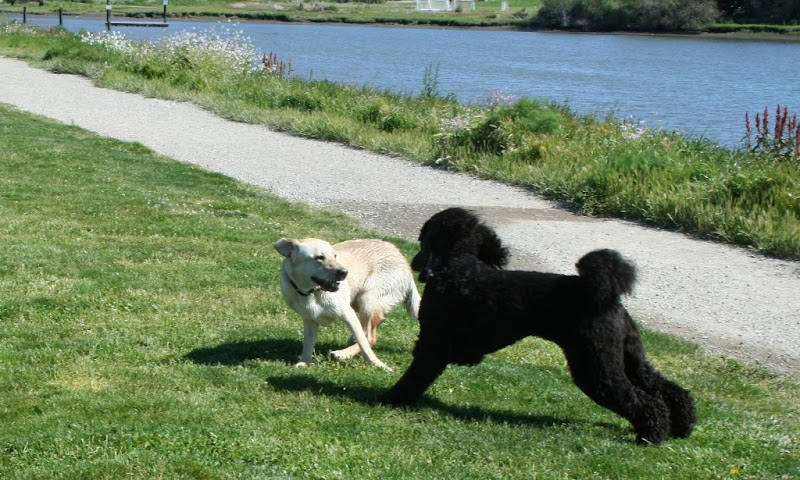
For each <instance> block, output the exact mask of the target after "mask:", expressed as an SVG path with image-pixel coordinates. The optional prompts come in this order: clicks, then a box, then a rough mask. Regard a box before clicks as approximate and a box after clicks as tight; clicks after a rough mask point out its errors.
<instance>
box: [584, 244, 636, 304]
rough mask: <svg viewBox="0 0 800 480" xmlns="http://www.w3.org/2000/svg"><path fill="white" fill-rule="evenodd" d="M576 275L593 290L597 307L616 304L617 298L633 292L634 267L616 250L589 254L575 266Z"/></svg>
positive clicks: (604, 250) (634, 281)
mask: <svg viewBox="0 0 800 480" xmlns="http://www.w3.org/2000/svg"><path fill="white" fill-rule="evenodd" d="M575 267H576V268H577V269H578V274H579V275H580V276H581V278H583V279H586V280H587V281H588V282H589V283H590V284H591V286H592V287H593V288H594V296H595V302H596V303H597V305H598V306H600V305H609V304H613V303H616V302H617V301H618V300H619V297H620V296H622V295H625V294H630V293H632V292H633V285H634V284H635V283H636V267H634V266H633V264H632V263H630V262H628V261H627V260H625V259H624V258H622V255H620V254H619V252H617V251H616V250H609V249H603V250H595V251H593V252H589V253H587V254H586V255H584V256H583V257H581V259H580V260H578V263H576V264H575Z"/></svg>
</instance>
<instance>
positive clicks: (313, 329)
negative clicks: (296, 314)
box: [295, 318, 319, 367]
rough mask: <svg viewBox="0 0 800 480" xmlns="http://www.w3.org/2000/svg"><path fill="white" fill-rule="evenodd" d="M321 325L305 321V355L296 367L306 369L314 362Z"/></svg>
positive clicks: (303, 354)
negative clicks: (315, 346)
mask: <svg viewBox="0 0 800 480" xmlns="http://www.w3.org/2000/svg"><path fill="white" fill-rule="evenodd" d="M318 330H319V325H317V322H315V321H313V320H306V319H305V318H304V319H303V353H302V354H301V355H300V361H299V362H297V363H296V364H295V367H305V366H306V365H308V364H310V363H311V362H313V361H314V345H316V344H317V331H318Z"/></svg>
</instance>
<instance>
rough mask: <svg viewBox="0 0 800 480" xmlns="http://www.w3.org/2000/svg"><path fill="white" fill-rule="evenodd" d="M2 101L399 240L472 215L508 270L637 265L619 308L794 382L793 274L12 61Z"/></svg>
mask: <svg viewBox="0 0 800 480" xmlns="http://www.w3.org/2000/svg"><path fill="white" fill-rule="evenodd" d="M0 102H3V103H7V104H11V105H15V106H17V107H18V108H20V109H21V110H25V111H29V112H33V113H36V114H39V115H43V116H45V117H49V118H52V119H55V120H57V121H59V122H62V123H65V124H71V125H76V126H78V127H81V128H84V129H86V130H90V131H93V132H96V133H98V134H100V135H104V136H108V137H113V138H118V139H121V140H126V141H134V142H139V143H141V144H144V145H146V146H147V147H149V148H151V149H153V150H155V151H156V152H159V153H161V154H163V155H166V156H169V157H171V158H174V159H176V160H179V161H182V162H187V163H192V164H195V165H199V166H201V167H204V168H206V169H208V170H212V171H215V172H220V173H223V174H225V175H228V176H231V177H233V178H236V179H239V180H242V181H245V182H248V183H251V184H255V185H258V186H261V187H264V188H265V189H267V190H269V191H271V192H273V193H275V194H277V195H279V196H281V197H284V198H287V199H290V200H294V201H302V202H305V203H308V204H311V205H315V206H320V207H326V208H331V209H336V210H339V211H342V212H344V213H346V214H349V215H352V216H354V217H357V218H359V219H360V220H361V221H362V223H363V224H364V225H365V226H366V227H369V228H371V229H374V230H376V231H379V232H382V233H386V234H391V235H395V236H399V237H404V238H408V239H415V238H416V235H417V232H418V229H419V227H420V225H421V224H422V223H423V222H424V221H425V219H427V218H428V216H430V215H431V214H432V213H434V212H436V211H438V210H440V209H442V208H445V207H448V206H453V205H458V206H465V207H468V208H473V209H474V210H476V211H478V212H479V213H481V214H483V216H484V217H485V218H486V219H487V221H488V223H490V224H491V225H493V226H494V227H495V228H496V229H497V230H498V233H499V234H500V236H501V237H502V238H503V239H504V240H505V241H506V242H507V243H508V244H509V245H510V246H511V247H512V252H513V254H514V256H513V258H514V260H513V261H512V267H516V268H525V269H533V268H536V269H542V270H548V271H554V272H561V273H573V272H574V267H573V265H574V263H575V261H576V260H577V259H578V258H579V257H580V256H581V255H583V254H584V253H586V252H588V251H590V250H593V249H596V248H602V247H608V248H614V249H618V250H620V251H621V252H622V253H623V254H624V255H625V256H627V257H628V258H630V259H632V260H633V261H634V262H635V263H636V264H637V265H638V267H639V283H638V285H637V288H636V292H635V295H634V296H632V297H631V298H629V299H628V300H627V301H626V304H627V305H628V307H629V309H630V310H631V312H632V313H633V315H634V316H635V317H636V318H637V319H638V320H640V321H641V322H642V323H644V324H645V325H647V326H648V327H650V328H653V329H655V330H660V331H664V332H669V333H673V334H676V335H679V336H681V337H684V338H687V339H690V340H694V341H696V342H698V343H700V344H702V345H704V346H705V348H706V350H707V351H708V352H709V353H711V354H718V355H724V356H728V357H732V358H737V359H739V360H743V361H746V362H752V363H757V364H761V365H763V366H765V367H767V368H769V369H771V370H773V371H776V372H779V373H782V374H786V375H791V376H794V377H797V378H800V298H799V297H798V294H799V293H800V263H798V262H788V261H781V260H775V259H768V258H763V257H761V256H759V255H756V254H753V253H752V252H749V251H747V250H745V249H739V248H731V247H727V246H723V245H719V244H715V243H711V242H706V241H700V240H696V239H692V238H688V237H686V236H684V235H681V234H677V233H672V232H665V231H660V230H655V229H650V228H644V227H641V226H638V225H636V224H632V223H629V222H624V221H617V220H607V219H592V218H586V217H580V216H576V215H573V214H572V213H570V212H567V211H564V210H560V209H558V208H557V207H556V206H555V205H554V204H552V203H550V202H548V201H545V200H542V199H540V198H537V197H535V196H532V195H530V194H528V193H526V192H524V191H522V190H520V189H517V188H513V187H508V186H505V185H501V184H497V183H493V182H488V181H481V180H476V179H473V178H470V177H468V176H465V175H458V174H451V173H446V172H442V171H438V170H433V169H430V168H426V167H422V166H419V165H416V164H413V163H411V162H407V161H404V160H402V159H397V158H392V157H387V156H382V155H376V154H372V153H368V152H364V151H359V150H352V149H348V148H345V147H342V146H340V145H335V144H331V143H325V142H318V141H312V140H305V139H299V138H295V137H291V136H288V135H285V134H281V133H277V132H274V131H270V130H268V129H267V128H264V127H259V126H253V125H246V124H241V123H235V122H231V121H227V120H223V119H221V118H219V117H217V116H215V115H213V114H211V113H208V112H206V111H204V110H202V109H200V108H197V107H195V106H193V105H190V104H186V103H176V102H171V101H164V100H157V99H148V98H144V97H142V96H139V95H132V94H127V93H121V92H117V91H113V90H106V89H101V88H97V87H94V86H92V84H91V82H90V81H88V80H86V79H85V78H81V77H76V76H70V75H56V74H52V73H48V72H45V71H43V70H38V69H34V68H31V67H29V66H28V65H27V64H25V63H23V62H20V61H16V60H11V59H7V58H0ZM0 161H1V160H0ZM269 241H270V242H271V241H272V240H271V239H269Z"/></svg>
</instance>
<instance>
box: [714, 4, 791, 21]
mask: <svg viewBox="0 0 800 480" xmlns="http://www.w3.org/2000/svg"><path fill="white" fill-rule="evenodd" d="M717 8H718V9H719V11H720V12H721V13H722V16H723V17H724V18H726V19H729V20H732V21H734V22H737V23H774V24H795V25H796V24H797V23H800V1H799V0H717Z"/></svg>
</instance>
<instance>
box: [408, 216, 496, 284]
mask: <svg viewBox="0 0 800 480" xmlns="http://www.w3.org/2000/svg"><path fill="white" fill-rule="evenodd" d="M419 247H420V250H419V253H417V255H416V256H414V259H413V260H411V268H413V269H414V270H415V271H417V272H420V275H419V280H420V281H421V282H425V281H426V280H427V279H428V278H429V277H431V276H432V275H434V273H435V272H436V271H437V270H439V269H440V268H442V267H444V266H446V265H447V263H448V261H449V259H450V257H453V256H456V255H472V256H475V257H477V258H478V259H479V260H480V261H481V262H483V263H485V264H486V265H489V266H490V267H492V268H496V269H500V268H503V267H505V266H506V264H507V263H508V249H506V248H505V247H504V246H503V244H502V242H501V241H500V238H499V237H498V236H497V234H496V233H495V232H494V230H492V229H491V228H489V227H488V226H486V225H485V224H484V223H483V222H481V220H480V218H478V216H477V215H475V214H474V213H472V212H471V211H469V210H465V209H463V208H458V207H453V208H448V209H446V210H442V211H441V212H439V213H436V214H434V215H433V216H432V217H431V218H429V219H428V220H427V221H426V222H425V224H424V225H423V226H422V229H421V230H420V232H419Z"/></svg>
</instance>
